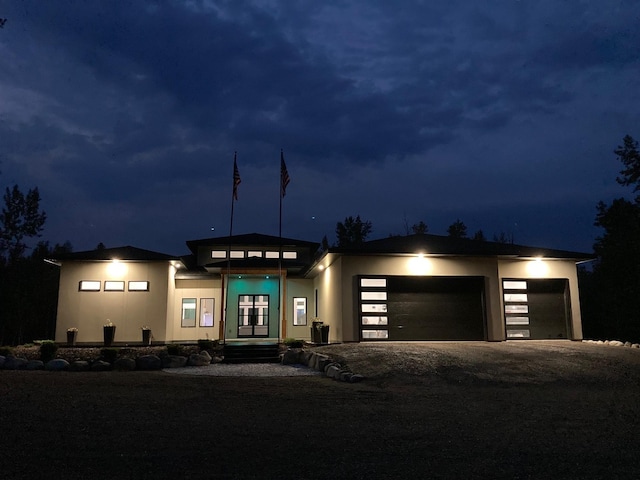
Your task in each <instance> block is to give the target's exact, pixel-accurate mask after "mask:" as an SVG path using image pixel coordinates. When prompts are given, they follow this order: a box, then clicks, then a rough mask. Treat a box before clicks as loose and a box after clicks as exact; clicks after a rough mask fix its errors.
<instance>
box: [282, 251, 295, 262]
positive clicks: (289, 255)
mask: <svg viewBox="0 0 640 480" xmlns="http://www.w3.org/2000/svg"><path fill="white" fill-rule="evenodd" d="M282 258H283V259H287V260H294V259H296V258H298V252H282Z"/></svg>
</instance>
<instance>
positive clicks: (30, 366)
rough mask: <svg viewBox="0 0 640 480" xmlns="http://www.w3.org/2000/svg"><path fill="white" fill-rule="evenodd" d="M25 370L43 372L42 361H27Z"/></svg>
mask: <svg viewBox="0 0 640 480" xmlns="http://www.w3.org/2000/svg"><path fill="white" fill-rule="evenodd" d="M26 369H27V370H44V362H43V361H42V360H29V362H28V363H27V368H26Z"/></svg>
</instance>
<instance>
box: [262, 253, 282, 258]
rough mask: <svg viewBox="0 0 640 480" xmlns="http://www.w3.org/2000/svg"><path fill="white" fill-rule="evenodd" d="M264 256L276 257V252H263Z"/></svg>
mask: <svg viewBox="0 0 640 480" xmlns="http://www.w3.org/2000/svg"><path fill="white" fill-rule="evenodd" d="M265 257H266V258H278V257H279V255H278V252H265Z"/></svg>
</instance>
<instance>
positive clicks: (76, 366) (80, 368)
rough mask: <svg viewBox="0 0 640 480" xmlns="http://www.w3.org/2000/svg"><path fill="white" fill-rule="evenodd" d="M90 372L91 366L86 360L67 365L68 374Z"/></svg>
mask: <svg viewBox="0 0 640 480" xmlns="http://www.w3.org/2000/svg"><path fill="white" fill-rule="evenodd" d="M89 370H91V365H90V364H89V362H87V361H86V360H76V361H75V362H71V365H69V371H70V372H88V371H89Z"/></svg>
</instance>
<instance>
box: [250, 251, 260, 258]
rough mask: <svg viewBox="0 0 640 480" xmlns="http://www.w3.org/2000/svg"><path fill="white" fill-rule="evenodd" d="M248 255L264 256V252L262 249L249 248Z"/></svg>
mask: <svg viewBox="0 0 640 480" xmlns="http://www.w3.org/2000/svg"><path fill="white" fill-rule="evenodd" d="M247 257H262V252H261V251H260V250H249V251H248V252H247Z"/></svg>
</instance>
